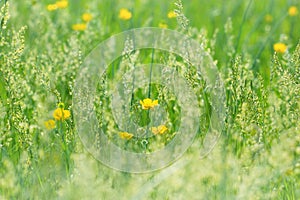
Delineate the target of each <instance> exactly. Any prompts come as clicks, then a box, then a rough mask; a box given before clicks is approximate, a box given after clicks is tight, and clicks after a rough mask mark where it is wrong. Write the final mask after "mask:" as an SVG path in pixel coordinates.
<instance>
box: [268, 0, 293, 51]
mask: <svg viewBox="0 0 300 200" xmlns="http://www.w3.org/2000/svg"><path fill="white" fill-rule="evenodd" d="M288 15H289V16H291V17H294V16H297V15H298V8H297V7H296V6H291V7H290V8H289V10H288ZM265 20H266V21H267V22H270V21H272V20H273V18H272V16H271V15H266V17H265ZM273 49H274V51H275V52H276V53H281V54H283V53H285V52H286V51H287V49H288V47H287V45H286V44H284V43H282V42H277V43H275V44H273Z"/></svg>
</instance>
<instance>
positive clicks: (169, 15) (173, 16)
mask: <svg viewBox="0 0 300 200" xmlns="http://www.w3.org/2000/svg"><path fill="white" fill-rule="evenodd" d="M176 16H177V15H176V13H175V12H174V11H170V12H168V18H170V19H171V18H175V17H176Z"/></svg>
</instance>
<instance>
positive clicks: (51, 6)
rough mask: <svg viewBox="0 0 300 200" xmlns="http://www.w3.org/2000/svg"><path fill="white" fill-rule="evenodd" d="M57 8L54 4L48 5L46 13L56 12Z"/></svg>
mask: <svg viewBox="0 0 300 200" xmlns="http://www.w3.org/2000/svg"><path fill="white" fill-rule="evenodd" d="M57 8H58V7H57V5H56V4H49V5H48V6H47V10H48V11H50V12H51V11H54V10H56V9H57Z"/></svg>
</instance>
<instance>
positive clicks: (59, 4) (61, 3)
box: [47, 0, 69, 11]
mask: <svg viewBox="0 0 300 200" xmlns="http://www.w3.org/2000/svg"><path fill="white" fill-rule="evenodd" d="M68 5H69V2H68V1H67V0H60V1H57V2H55V3H54V4H49V5H47V10H48V11H54V10H57V9H64V8H67V7H68Z"/></svg>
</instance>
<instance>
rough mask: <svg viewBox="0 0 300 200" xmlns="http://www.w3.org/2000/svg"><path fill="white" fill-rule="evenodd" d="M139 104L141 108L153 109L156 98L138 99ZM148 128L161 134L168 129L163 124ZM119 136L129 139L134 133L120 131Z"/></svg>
mask: <svg viewBox="0 0 300 200" xmlns="http://www.w3.org/2000/svg"><path fill="white" fill-rule="evenodd" d="M140 104H141V106H142V109H143V110H149V109H153V108H154V107H155V106H158V100H152V99H149V98H146V99H144V100H140ZM150 130H151V132H152V133H153V134H154V135H157V134H159V135H162V134H164V133H166V132H167V131H168V128H167V127H166V126H165V125H159V126H157V127H151V129H150ZM119 136H120V138H122V139H125V140H130V139H131V138H132V137H133V136H134V135H133V134H132V133H128V132H120V133H119Z"/></svg>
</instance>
